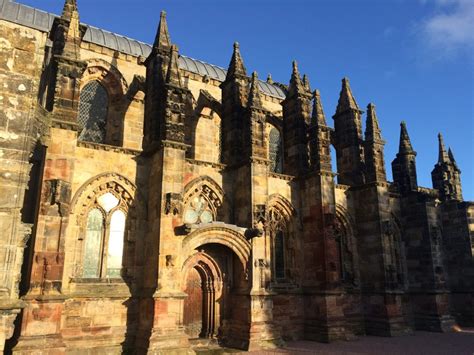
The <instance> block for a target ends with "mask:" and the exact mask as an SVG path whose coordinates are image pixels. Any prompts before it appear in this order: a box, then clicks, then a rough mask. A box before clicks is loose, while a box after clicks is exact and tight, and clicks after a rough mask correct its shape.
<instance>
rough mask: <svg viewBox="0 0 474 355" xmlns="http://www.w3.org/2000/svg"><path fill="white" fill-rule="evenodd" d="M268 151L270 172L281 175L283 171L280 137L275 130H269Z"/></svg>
mask: <svg viewBox="0 0 474 355" xmlns="http://www.w3.org/2000/svg"><path fill="white" fill-rule="evenodd" d="M269 149H270V152H269V158H270V171H272V172H274V173H281V172H282V170H283V164H282V149H281V135H280V131H279V130H278V129H276V128H272V129H271V130H270V135H269Z"/></svg>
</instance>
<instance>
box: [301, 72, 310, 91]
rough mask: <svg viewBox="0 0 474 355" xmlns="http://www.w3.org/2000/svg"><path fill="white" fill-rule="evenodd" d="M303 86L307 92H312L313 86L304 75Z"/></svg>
mask: <svg viewBox="0 0 474 355" xmlns="http://www.w3.org/2000/svg"><path fill="white" fill-rule="evenodd" d="M303 86H304V88H305V89H306V91H308V92H311V85H310V84H309V78H308V76H307V75H306V74H304V75H303Z"/></svg>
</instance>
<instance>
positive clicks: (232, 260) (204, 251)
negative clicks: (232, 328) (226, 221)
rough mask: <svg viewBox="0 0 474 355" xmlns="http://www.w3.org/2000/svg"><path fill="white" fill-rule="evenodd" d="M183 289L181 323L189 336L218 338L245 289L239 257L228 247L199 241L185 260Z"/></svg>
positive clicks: (232, 314)
mask: <svg viewBox="0 0 474 355" xmlns="http://www.w3.org/2000/svg"><path fill="white" fill-rule="evenodd" d="M183 271H184V273H183V279H184V280H183V290H184V292H185V293H186V294H187V297H186V299H185V300H184V305H183V326H184V329H185V332H186V334H188V336H189V339H190V340H197V339H200V342H202V340H203V339H209V340H222V336H223V335H224V333H225V329H224V328H225V327H226V325H228V324H230V323H232V319H233V318H234V317H235V313H234V312H235V310H234V306H233V305H237V304H238V303H239V302H240V300H239V299H238V297H239V296H237V294H240V293H242V292H239V291H242V290H243V289H247V287H246V285H247V282H246V280H245V276H244V272H243V270H242V267H241V263H240V259H239V258H238V257H237V256H236V255H235V253H234V252H233V251H232V250H231V249H229V248H228V247H226V246H224V245H221V244H217V243H209V244H205V245H201V246H200V247H199V248H198V249H197V250H194V253H193V254H192V255H191V256H190V257H189V258H188V259H187V260H186V262H185V265H184V270H183Z"/></svg>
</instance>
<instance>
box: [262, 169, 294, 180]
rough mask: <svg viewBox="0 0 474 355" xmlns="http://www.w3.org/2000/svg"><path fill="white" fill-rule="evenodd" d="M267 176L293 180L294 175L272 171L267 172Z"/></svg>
mask: <svg viewBox="0 0 474 355" xmlns="http://www.w3.org/2000/svg"><path fill="white" fill-rule="evenodd" d="M268 177H272V178H275V179H280V180H286V181H293V180H294V178H295V177H294V176H292V175H285V174H279V173H274V172H270V171H269V172H268Z"/></svg>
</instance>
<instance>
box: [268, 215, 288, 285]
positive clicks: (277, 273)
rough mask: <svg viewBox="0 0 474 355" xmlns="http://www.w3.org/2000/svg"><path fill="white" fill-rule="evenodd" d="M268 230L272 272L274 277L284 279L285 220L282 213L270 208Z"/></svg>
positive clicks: (285, 266)
mask: <svg viewBox="0 0 474 355" xmlns="http://www.w3.org/2000/svg"><path fill="white" fill-rule="evenodd" d="M269 221H270V224H269V231H270V238H271V246H272V258H273V262H272V266H273V272H274V279H275V280H276V281H278V280H284V279H285V278H286V268H287V265H286V251H285V249H286V248H285V245H286V235H287V221H286V220H285V218H284V217H283V215H282V213H281V212H280V211H279V210H278V209H276V208H272V209H270V211H269Z"/></svg>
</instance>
